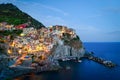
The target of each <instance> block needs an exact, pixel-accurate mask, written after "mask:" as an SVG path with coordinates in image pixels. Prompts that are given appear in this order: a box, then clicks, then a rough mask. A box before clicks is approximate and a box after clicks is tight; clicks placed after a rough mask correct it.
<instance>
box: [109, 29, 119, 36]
mask: <svg viewBox="0 0 120 80" xmlns="http://www.w3.org/2000/svg"><path fill="white" fill-rule="evenodd" d="M107 34H110V35H120V30H116V31H111V32H108V33H107Z"/></svg>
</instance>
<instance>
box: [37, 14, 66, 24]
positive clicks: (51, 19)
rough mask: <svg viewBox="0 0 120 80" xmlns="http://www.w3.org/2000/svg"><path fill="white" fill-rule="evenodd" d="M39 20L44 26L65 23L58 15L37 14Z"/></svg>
mask: <svg viewBox="0 0 120 80" xmlns="http://www.w3.org/2000/svg"><path fill="white" fill-rule="evenodd" d="M38 20H39V21H42V23H43V24H44V25H45V26H51V25H66V21H65V20H64V19H63V18H61V17H58V16H51V15H48V16H43V15H42V16H39V19H38Z"/></svg>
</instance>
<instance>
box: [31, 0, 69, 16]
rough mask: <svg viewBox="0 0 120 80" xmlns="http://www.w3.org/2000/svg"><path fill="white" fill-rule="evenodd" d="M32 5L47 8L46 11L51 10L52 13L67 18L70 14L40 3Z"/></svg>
mask: <svg viewBox="0 0 120 80" xmlns="http://www.w3.org/2000/svg"><path fill="white" fill-rule="evenodd" d="M32 5H34V6H40V7H43V8H46V9H48V10H51V11H53V12H57V13H60V14H62V15H64V16H67V15H68V13H66V12H65V11H63V10H61V9H59V8H55V7H53V6H49V5H44V4H40V3H36V2H33V3H32Z"/></svg>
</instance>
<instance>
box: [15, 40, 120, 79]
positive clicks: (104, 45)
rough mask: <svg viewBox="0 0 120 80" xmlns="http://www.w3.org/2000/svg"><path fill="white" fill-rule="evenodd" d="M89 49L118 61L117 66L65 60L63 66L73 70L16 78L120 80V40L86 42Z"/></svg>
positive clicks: (96, 54)
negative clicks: (111, 66)
mask: <svg viewBox="0 0 120 80" xmlns="http://www.w3.org/2000/svg"><path fill="white" fill-rule="evenodd" d="M84 46H85V48H86V50H87V51H89V52H91V51H92V52H94V55H95V56H97V57H101V58H103V59H105V60H111V61H112V62H114V63H116V64H117V66H116V67H115V68H108V67H105V66H103V65H101V64H99V63H96V62H93V61H91V60H87V59H84V60H82V62H81V63H75V62H63V63H61V65H62V66H70V67H71V70H63V71H59V72H57V71H52V72H42V73H38V74H33V75H24V76H20V77H19V78H16V79H15V80H120V42H92V43H91V42H86V43H84Z"/></svg>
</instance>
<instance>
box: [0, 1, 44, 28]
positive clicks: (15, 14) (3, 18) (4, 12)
mask: <svg viewBox="0 0 120 80" xmlns="http://www.w3.org/2000/svg"><path fill="white" fill-rule="evenodd" d="M0 22H7V23H9V24H14V25H19V24H23V23H29V26H33V27H34V28H41V27H45V26H44V25H43V24H42V23H40V22H38V21H37V20H35V19H33V18H32V17H31V16H29V15H28V14H26V13H24V12H22V11H21V10H20V9H18V8H17V7H16V6H15V5H13V4H11V3H7V4H0Z"/></svg>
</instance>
